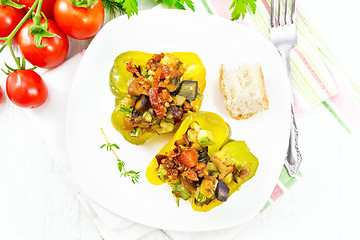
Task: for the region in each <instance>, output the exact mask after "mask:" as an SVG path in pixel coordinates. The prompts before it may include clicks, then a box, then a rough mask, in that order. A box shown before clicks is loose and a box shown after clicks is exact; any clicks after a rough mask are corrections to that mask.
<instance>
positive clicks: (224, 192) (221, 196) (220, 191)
mask: <svg viewBox="0 0 360 240" xmlns="http://www.w3.org/2000/svg"><path fill="white" fill-rule="evenodd" d="M229 192H230V189H229V187H228V186H227V185H226V184H225V183H224V182H223V181H221V180H218V184H217V187H216V191H215V196H216V199H217V200H219V201H221V202H226V200H227V199H228V197H229Z"/></svg>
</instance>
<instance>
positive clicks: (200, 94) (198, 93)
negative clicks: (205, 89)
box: [196, 89, 204, 101]
mask: <svg viewBox="0 0 360 240" xmlns="http://www.w3.org/2000/svg"><path fill="white" fill-rule="evenodd" d="M196 97H197V98H198V99H200V100H201V101H202V100H203V99H204V95H203V94H202V93H201V92H200V91H199V89H198V91H197V96H196Z"/></svg>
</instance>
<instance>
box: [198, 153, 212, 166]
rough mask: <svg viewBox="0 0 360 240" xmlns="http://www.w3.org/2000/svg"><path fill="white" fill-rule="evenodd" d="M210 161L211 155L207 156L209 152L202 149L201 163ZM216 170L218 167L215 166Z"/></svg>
mask: <svg viewBox="0 0 360 240" xmlns="http://www.w3.org/2000/svg"><path fill="white" fill-rule="evenodd" d="M209 160H210V157H209V155H208V154H207V151H206V150H205V149H201V150H200V151H199V162H200V163H208V162H209ZM215 168H216V166H215Z"/></svg>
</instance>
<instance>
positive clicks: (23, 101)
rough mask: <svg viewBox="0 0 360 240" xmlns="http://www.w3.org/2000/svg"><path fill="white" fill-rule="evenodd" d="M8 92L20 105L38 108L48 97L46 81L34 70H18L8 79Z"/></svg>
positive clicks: (11, 98) (12, 99)
mask: <svg viewBox="0 0 360 240" xmlns="http://www.w3.org/2000/svg"><path fill="white" fill-rule="evenodd" d="M6 94H7V95H8V97H9V99H10V100H11V101H12V102H13V103H14V104H16V105H17V106H19V107H23V108H37V107H40V106H41V105H43V104H44V103H45V101H46V99H47V97H48V90H47V87H46V85H45V82H44V81H43V79H42V78H41V77H40V75H39V74H37V73H36V72H35V71H33V70H29V69H28V70H17V71H15V72H12V73H10V74H9V76H8V77H7V79H6Z"/></svg>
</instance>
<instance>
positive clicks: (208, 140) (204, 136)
mask: <svg viewBox="0 0 360 240" xmlns="http://www.w3.org/2000/svg"><path fill="white" fill-rule="evenodd" d="M198 143H199V144H200V145H201V146H202V147H207V146H210V145H212V144H214V137H213V136H212V133H211V132H210V131H207V130H203V129H202V130H200V131H199V134H198Z"/></svg>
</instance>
